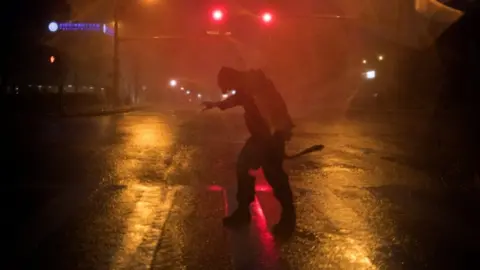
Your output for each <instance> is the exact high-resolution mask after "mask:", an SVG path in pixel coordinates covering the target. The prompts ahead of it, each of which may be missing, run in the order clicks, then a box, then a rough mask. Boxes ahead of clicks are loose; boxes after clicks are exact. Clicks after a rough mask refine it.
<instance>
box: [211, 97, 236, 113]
mask: <svg viewBox="0 0 480 270" xmlns="http://www.w3.org/2000/svg"><path fill="white" fill-rule="evenodd" d="M240 104H241V103H240V99H239V97H238V96H237V95H231V96H229V97H228V98H226V99H224V100H222V101H217V102H215V101H205V102H202V105H203V106H204V108H203V110H204V111H206V110H210V109H213V108H219V109H220V110H222V111H224V110H226V109H230V108H233V107H236V106H239V105H240Z"/></svg>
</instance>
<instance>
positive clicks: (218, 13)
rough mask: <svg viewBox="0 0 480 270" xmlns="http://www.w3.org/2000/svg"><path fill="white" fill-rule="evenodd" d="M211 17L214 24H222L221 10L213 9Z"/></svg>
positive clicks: (222, 10) (223, 16) (222, 12)
mask: <svg viewBox="0 0 480 270" xmlns="http://www.w3.org/2000/svg"><path fill="white" fill-rule="evenodd" d="M210 15H211V17H212V20H213V21H214V22H217V23H219V22H222V21H224V20H225V10H224V9H221V8H215V9H213V10H212V11H211V14H210Z"/></svg>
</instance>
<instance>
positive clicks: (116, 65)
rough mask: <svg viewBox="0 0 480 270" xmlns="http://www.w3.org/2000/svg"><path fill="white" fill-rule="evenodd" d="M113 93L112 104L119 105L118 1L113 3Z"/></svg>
mask: <svg viewBox="0 0 480 270" xmlns="http://www.w3.org/2000/svg"><path fill="white" fill-rule="evenodd" d="M113 5H114V6H113V31H114V32H113V76H112V77H113V82H112V85H113V89H112V91H113V93H112V98H113V100H111V102H112V103H113V105H119V100H120V98H119V96H120V89H119V86H120V67H119V65H120V58H119V36H118V9H119V8H118V0H115V1H114V3H113Z"/></svg>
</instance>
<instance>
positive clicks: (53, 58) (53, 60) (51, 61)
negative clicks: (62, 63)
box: [50, 55, 55, 64]
mask: <svg viewBox="0 0 480 270" xmlns="http://www.w3.org/2000/svg"><path fill="white" fill-rule="evenodd" d="M54 62H55V56H53V55H52V56H50V63H51V64H53V63H54Z"/></svg>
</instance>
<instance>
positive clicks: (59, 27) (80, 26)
mask: <svg viewBox="0 0 480 270" xmlns="http://www.w3.org/2000/svg"><path fill="white" fill-rule="evenodd" d="M48 30H49V31H50V32H52V33H53V32H57V31H92V32H102V33H104V34H107V35H113V29H111V28H110V27H108V26H107V25H106V24H104V23H78V22H65V23H57V22H51V23H49V24H48Z"/></svg>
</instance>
